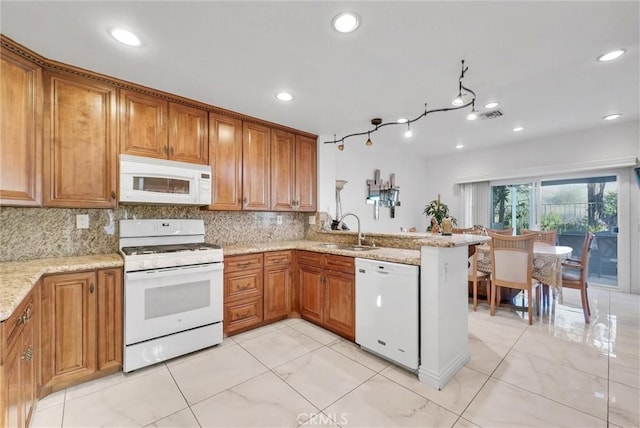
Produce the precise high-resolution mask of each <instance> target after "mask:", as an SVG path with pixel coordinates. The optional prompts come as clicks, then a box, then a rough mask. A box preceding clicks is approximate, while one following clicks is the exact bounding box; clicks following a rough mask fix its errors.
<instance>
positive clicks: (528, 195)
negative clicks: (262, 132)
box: [490, 175, 618, 286]
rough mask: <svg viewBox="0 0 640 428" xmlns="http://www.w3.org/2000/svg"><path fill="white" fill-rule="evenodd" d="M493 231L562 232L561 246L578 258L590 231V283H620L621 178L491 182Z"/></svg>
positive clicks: (560, 236) (611, 284) (610, 176)
mask: <svg viewBox="0 0 640 428" xmlns="http://www.w3.org/2000/svg"><path fill="white" fill-rule="evenodd" d="M490 218H491V222H490V223H491V224H490V227H491V228H492V229H506V228H510V227H512V228H514V229H515V234H520V231H521V230H522V229H541V230H551V229H555V230H557V231H558V245H564V246H568V247H571V248H573V253H572V257H573V258H580V256H581V252H582V243H583V241H584V236H585V233H586V232H591V233H593V234H594V235H595V237H596V238H595V240H594V241H593V244H592V245H591V258H590V261H589V278H588V282H589V284H592V285H608V286H617V285H618V180H617V177H616V176H615V175H606V176H591V177H579V178H566V179H557V180H556V179H542V180H535V181H534V180H528V181H527V182H522V183H517V182H516V183H503V182H498V183H491V217H490Z"/></svg>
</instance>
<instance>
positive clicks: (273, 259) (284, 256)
mask: <svg viewBox="0 0 640 428" xmlns="http://www.w3.org/2000/svg"><path fill="white" fill-rule="evenodd" d="M291 258H292V257H291V251H270V252H268V253H264V265H265V267H266V266H280V265H288V264H290V263H291Z"/></svg>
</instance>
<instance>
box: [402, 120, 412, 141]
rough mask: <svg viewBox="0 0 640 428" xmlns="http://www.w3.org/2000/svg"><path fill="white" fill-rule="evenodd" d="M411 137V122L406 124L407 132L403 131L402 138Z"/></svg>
mask: <svg viewBox="0 0 640 428" xmlns="http://www.w3.org/2000/svg"><path fill="white" fill-rule="evenodd" d="M411 137H413V132H411V122H407V130H406V131H404V138H411Z"/></svg>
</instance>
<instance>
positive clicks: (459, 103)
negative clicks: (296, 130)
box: [324, 60, 478, 151]
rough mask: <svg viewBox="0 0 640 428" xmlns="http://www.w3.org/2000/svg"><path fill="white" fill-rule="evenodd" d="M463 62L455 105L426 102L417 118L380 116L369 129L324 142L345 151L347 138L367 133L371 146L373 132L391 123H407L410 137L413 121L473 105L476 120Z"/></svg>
mask: <svg viewBox="0 0 640 428" xmlns="http://www.w3.org/2000/svg"><path fill="white" fill-rule="evenodd" d="M461 62H462V66H461V71H460V77H459V78H458V96H457V97H456V98H455V99H454V100H453V101H452V102H451V104H453V107H443V108H436V109H431V110H428V109H427V104H426V103H425V104H424V112H423V113H421V114H420V115H419V116H418V117H416V118H415V119H407V120H406V121H399V120H398V121H394V122H386V123H382V119H380V118H375V119H371V124H372V125H373V126H374V128H373V129H369V130H367V131H362V132H354V133H353V134H349V135H345V136H344V137H342V138H340V139H338V138H336V136H335V134H334V136H333V141H325V142H324V144H337V145H338V150H340V151H343V150H344V141H345V140H346V139H347V138H350V137H356V136H359V135H366V136H367V142H366V143H365V145H366V146H371V145H373V142H372V141H371V134H372V133H374V132H376V131H377V130H378V129H380V128H382V127H384V126H389V125H401V124H404V123H406V124H407V130H406V131H405V133H404V136H405V137H407V138H409V137H411V136H412V135H413V132H412V131H411V124H412V123H413V122H416V121H418V120H420V119H422V118H423V117H425V116H427V115H429V114H431V113H439V112H445V111H455V110H460V109H463V108H466V107H469V106H471V112H470V113H469V114H468V115H467V119H468V120H475V119H477V117H478V112H477V111H476V108H475V101H476V93H475V92H474V91H472V90H471V89H469V88H467V87H466V86H464V83H463V82H464V75H465V73H466V72H467V70H469V67H465V65H464V60H462V61H461ZM468 95H471V99H470V100H469V101H466V102H465V100H464V97H465V96H468Z"/></svg>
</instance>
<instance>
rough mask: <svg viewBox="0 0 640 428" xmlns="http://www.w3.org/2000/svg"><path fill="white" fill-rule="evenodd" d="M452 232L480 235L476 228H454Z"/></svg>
mask: <svg viewBox="0 0 640 428" xmlns="http://www.w3.org/2000/svg"><path fill="white" fill-rule="evenodd" d="M451 232H453V233H466V234H473V233H478V232H479V231H478V230H477V229H476V228H475V227H454V228H452V229H451Z"/></svg>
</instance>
